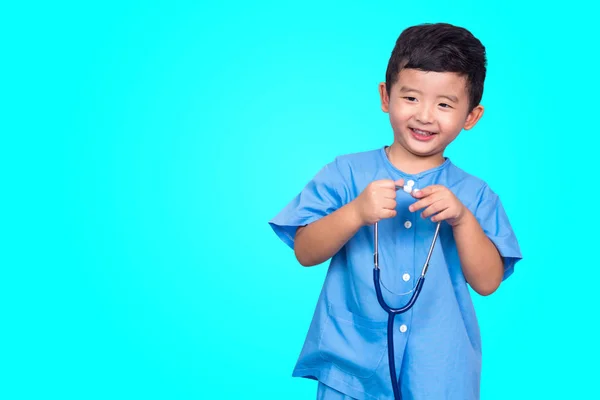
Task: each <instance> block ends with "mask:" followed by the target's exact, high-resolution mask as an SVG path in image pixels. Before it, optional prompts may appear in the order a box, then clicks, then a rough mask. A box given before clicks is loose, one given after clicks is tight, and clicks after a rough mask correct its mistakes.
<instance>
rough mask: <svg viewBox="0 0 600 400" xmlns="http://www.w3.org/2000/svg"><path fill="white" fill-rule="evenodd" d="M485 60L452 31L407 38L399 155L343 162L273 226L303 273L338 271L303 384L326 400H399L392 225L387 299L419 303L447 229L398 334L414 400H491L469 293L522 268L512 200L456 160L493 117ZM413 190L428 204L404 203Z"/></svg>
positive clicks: (299, 368)
mask: <svg viewBox="0 0 600 400" xmlns="http://www.w3.org/2000/svg"><path fill="white" fill-rule="evenodd" d="M485 74H486V56H485V48H484V47H483V45H482V44H481V42H480V41H479V40H478V39H476V38H475V37H473V35H472V34H471V33H470V32H469V31H467V30H465V29H463V28H459V27H455V26H452V25H449V24H425V25H419V26H414V27H411V28H408V29H406V30H405V31H403V32H402V34H401V35H400V37H399V38H398V40H397V42H396V46H395V47H394V50H393V52H392V55H391V57H390V60H389V63H388V68H387V72H386V81H385V83H381V84H380V85H379V94H380V97H381V108H382V110H383V111H384V112H386V113H389V118H390V123H391V127H392V131H393V133H394V141H393V143H392V145H391V146H389V147H388V146H385V147H383V148H380V149H376V150H372V151H366V152H362V153H357V154H350V155H344V156H340V157H337V158H336V159H335V161H333V162H331V163H329V164H327V165H326V166H325V167H324V168H323V169H322V170H321V171H319V173H318V174H317V175H316V176H315V177H314V178H313V179H312V180H311V181H310V182H309V183H308V184H307V186H306V187H305V188H304V189H303V190H302V192H301V193H300V194H299V195H298V196H297V197H296V198H294V199H293V200H292V201H291V202H290V203H289V204H288V205H287V206H286V207H285V208H284V209H283V210H282V211H281V212H280V213H279V214H278V215H277V216H276V217H275V218H274V219H273V220H272V221H270V224H271V226H272V228H273V229H274V231H275V233H276V234H277V235H278V236H279V237H280V238H281V239H282V240H283V241H284V242H285V243H286V244H288V245H289V246H290V247H292V248H293V249H294V251H295V254H296V257H297V259H298V261H299V262H300V264H302V265H304V266H312V265H316V264H320V263H322V262H324V261H326V260H328V259H329V258H332V260H331V263H330V266H329V269H328V272H327V277H326V279H325V283H324V286H323V289H322V291H321V295H320V297H319V300H318V303H317V307H316V310H315V314H314V317H313V320H312V323H311V325H310V328H309V331H308V335H307V338H306V341H305V343H304V346H303V348H302V352H301V354H300V357H299V360H298V363H297V365H296V368H295V369H294V372H293V376H300V377H305V378H311V379H316V380H318V381H319V387H318V398H321V399H373V400H374V399H392V398H393V393H392V388H391V383H390V376H389V370H388V358H387V343H386V325H387V322H386V321H387V314H386V312H385V311H384V310H383V309H382V308H381V307H380V306H379V303H378V301H377V298H376V294H375V289H374V285H373V279H372V268H373V224H374V223H375V222H378V223H379V265H380V266H381V277H380V281H381V286H382V288H383V289H382V290H383V296H384V298H385V300H386V301H387V303H388V304H389V305H390V307H400V306H402V305H404V304H406V302H407V300H408V299H409V298H410V295H411V290H412V288H413V287H414V285H415V282H416V279H417V278H418V277H419V274H420V272H421V268H422V266H423V262H424V261H425V259H426V257H427V252H428V250H429V246H430V243H431V239H432V237H433V234H434V231H435V226H436V223H437V222H438V221H443V223H442V225H441V229H440V236H439V239H438V242H437V244H436V246H435V248H434V251H433V255H432V258H431V262H430V267H429V270H428V273H427V279H426V282H425V285H424V286H423V290H422V292H421V294H420V296H419V298H418V300H417V302H416V303H415V305H414V307H413V308H412V309H411V310H409V311H408V312H406V313H404V314H401V315H398V316H396V318H395V322H394V333H395V334H394V338H393V340H394V348H395V362H396V373H397V376H396V377H395V378H396V379H397V380H398V381H399V382H400V391H401V394H402V398H403V399H456V400H465V399H478V398H479V382H480V375H481V340H480V336H479V327H478V324H477V319H476V315H475V311H474V308H473V304H472V301H471V297H470V294H469V290H468V286H467V284H468V285H470V286H471V288H473V290H475V291H476V292H477V293H479V294H481V295H489V294H491V293H493V292H494V291H495V290H496V289H497V288H498V286H499V285H500V283H501V281H502V280H503V279H506V278H507V277H508V276H509V275H510V274H511V273H512V272H513V268H514V265H515V263H516V262H517V261H518V260H520V259H521V252H520V249H519V245H518V243H517V240H516V238H515V235H514V233H513V231H512V229H511V226H510V223H509V221H508V218H507V216H506V214H505V212H504V209H503V207H502V204H501V202H500V200H499V198H498V196H497V195H496V194H495V193H494V192H493V191H492V190H491V189H490V188H489V187H488V186H487V185H486V184H485V182H483V181H481V180H480V179H478V178H476V177H474V176H472V175H469V174H467V173H466V172H464V171H462V170H461V169H459V168H458V167H456V166H454V165H453V164H452V163H451V162H450V160H449V159H448V158H446V157H444V150H445V148H446V147H447V146H448V145H449V144H450V143H451V142H452V141H453V140H454V139H455V138H456V137H457V136H458V134H459V133H460V132H461V131H462V130H463V129H465V130H468V129H471V128H472V127H473V126H474V125H475V124H476V123H477V121H478V120H479V119H480V118H481V116H482V114H483V107H482V106H481V105H480V104H479V102H480V100H481V97H482V94H483V84H484V80H485ZM404 184H408V185H413V187H414V188H418V189H420V190H416V191H415V192H414V193H415V194H414V196H410V195H408V194H406V193H404V192H403V191H402V190H400V191H399V192H396V190H395V187H396V186H402V185H404Z"/></svg>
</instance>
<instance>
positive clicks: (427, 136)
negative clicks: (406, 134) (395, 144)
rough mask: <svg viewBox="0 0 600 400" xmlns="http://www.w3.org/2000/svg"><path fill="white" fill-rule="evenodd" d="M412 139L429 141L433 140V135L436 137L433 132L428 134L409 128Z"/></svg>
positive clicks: (427, 132)
mask: <svg viewBox="0 0 600 400" xmlns="http://www.w3.org/2000/svg"><path fill="white" fill-rule="evenodd" d="M409 129H410V131H411V133H412V135H413V137H414V138H415V139H417V140H424V141H426V140H431V139H432V138H433V136H434V135H436V133H435V132H429V131H424V130H421V129H415V128H409Z"/></svg>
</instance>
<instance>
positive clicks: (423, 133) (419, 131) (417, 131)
mask: <svg viewBox="0 0 600 400" xmlns="http://www.w3.org/2000/svg"><path fill="white" fill-rule="evenodd" d="M413 132H414V133H416V134H418V135H421V136H431V135H433V133H431V132H427V131H421V130H419V129H414V128H413Z"/></svg>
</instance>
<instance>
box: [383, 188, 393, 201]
mask: <svg viewBox="0 0 600 400" xmlns="http://www.w3.org/2000/svg"><path fill="white" fill-rule="evenodd" d="M381 193H382V195H383V197H384V198H386V199H395V198H396V189H395V188H394V189H388V188H385V189H383V190H382V192H381Z"/></svg>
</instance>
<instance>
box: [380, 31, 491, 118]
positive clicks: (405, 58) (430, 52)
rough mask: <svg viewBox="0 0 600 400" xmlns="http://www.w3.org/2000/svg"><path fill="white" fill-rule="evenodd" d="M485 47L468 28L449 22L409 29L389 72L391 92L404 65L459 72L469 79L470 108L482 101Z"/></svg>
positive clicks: (387, 83)
mask: <svg viewBox="0 0 600 400" xmlns="http://www.w3.org/2000/svg"><path fill="white" fill-rule="evenodd" d="M486 65H487V60H486V54H485V47H484V46H483V45H482V44H481V42H480V41H479V40H478V39H477V38H476V37H475V36H473V34H472V33H471V32H469V31H468V30H466V29H464V28H461V27H457V26H454V25H450V24H446V23H438V24H422V25H416V26H412V27H410V28H407V29H405V30H404V31H403V32H402V33H401V34H400V36H399V37H398V39H397V40H396V45H395V46H394V50H393V51H392V55H391V56H390V60H389V62H388V67H387V71H386V73H385V84H386V90H387V93H388V95H389V93H390V91H391V89H392V86H393V85H394V83H396V81H397V80H398V74H399V73H400V71H401V70H402V69H403V68H411V69H418V70H422V71H432V72H455V73H458V74H460V75H462V76H464V77H465V78H466V80H467V90H468V93H469V111H471V110H472V109H473V108H475V107H476V106H477V105H479V103H480V102H481V97H482V96H483V82H484V81H485V74H486Z"/></svg>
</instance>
